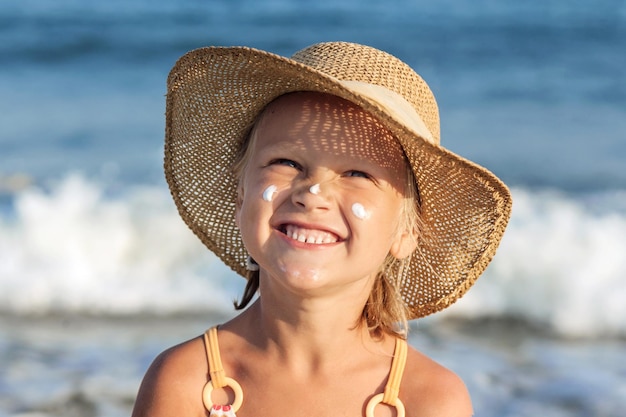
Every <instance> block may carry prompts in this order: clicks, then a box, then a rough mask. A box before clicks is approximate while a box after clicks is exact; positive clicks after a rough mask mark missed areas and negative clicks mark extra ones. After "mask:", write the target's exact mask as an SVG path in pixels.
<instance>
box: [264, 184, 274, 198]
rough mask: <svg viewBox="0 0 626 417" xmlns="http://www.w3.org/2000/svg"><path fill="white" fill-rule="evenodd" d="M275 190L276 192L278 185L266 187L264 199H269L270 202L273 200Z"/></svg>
mask: <svg viewBox="0 0 626 417" xmlns="http://www.w3.org/2000/svg"><path fill="white" fill-rule="evenodd" d="M275 192H276V186H275V185H270V186H269V187H267V188H266V189H265V191H263V200H265V201H268V202H270V201H272V199H273V198H274V193H275Z"/></svg>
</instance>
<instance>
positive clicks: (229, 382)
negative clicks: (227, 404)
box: [202, 377, 243, 413]
mask: <svg viewBox="0 0 626 417" xmlns="http://www.w3.org/2000/svg"><path fill="white" fill-rule="evenodd" d="M224 381H225V382H226V385H224V386H225V387H228V388H230V389H232V390H233V393H235V399H234V400H233V403H232V407H233V411H234V412H235V413H236V412H237V411H238V410H239V407H241V404H243V391H242V389H241V385H239V383H238V382H237V381H235V380H234V379H232V378H229V377H226V378H224ZM212 393H213V382H212V381H209V382H207V383H206V384H205V385H204V388H203V389H202V402H203V403H204V406H205V407H206V409H207V410H211V408H212V407H213V400H212V399H211V394H212Z"/></svg>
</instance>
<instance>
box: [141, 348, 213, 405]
mask: <svg viewBox="0 0 626 417" xmlns="http://www.w3.org/2000/svg"><path fill="white" fill-rule="evenodd" d="M207 369H208V368H207V364H206V354H205V350H204V343H203V341H202V338H200V337H197V338H195V339H192V340H189V341H187V342H184V343H181V344H180V345H177V346H174V347H172V348H170V349H168V350H166V351H164V352H163V353H161V354H160V355H159V356H157V357H156V359H155V360H154V361H153V362H152V365H150V368H149V369H148V371H147V372H146V375H145V376H144V378H143V381H142V383H141V387H140V388H139V393H138V395H137V399H136V401H135V407H134V409H133V414H132V415H133V417H148V416H149V417H159V416H172V415H179V416H205V413H204V407H203V405H202V388H203V387H204V384H205V382H206V376H207Z"/></svg>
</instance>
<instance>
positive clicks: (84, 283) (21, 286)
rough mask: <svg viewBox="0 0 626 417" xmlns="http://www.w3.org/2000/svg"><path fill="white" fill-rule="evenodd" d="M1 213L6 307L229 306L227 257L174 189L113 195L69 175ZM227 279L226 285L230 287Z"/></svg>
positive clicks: (126, 309)
mask: <svg viewBox="0 0 626 417" xmlns="http://www.w3.org/2000/svg"><path fill="white" fill-rule="evenodd" d="M6 217H7V218H0V287H1V288H2V292H0V306H1V307H0V309H2V310H4V311H8V312H13V313H31V314H32V313H34V314H42V313H46V312H49V311H84V312H89V313H113V314H117V313H123V314H127V313H141V312H159V313H172V312H184V311H194V310H216V309H218V310H221V309H225V308H229V304H230V301H231V300H232V299H233V297H234V296H235V292H236V291H234V290H233V291H231V292H230V294H229V293H228V290H224V289H223V286H222V285H220V283H221V282H223V281H224V280H225V279H226V277H225V275H228V274H227V273H226V272H225V271H224V269H225V268H223V267H222V264H221V263H220V262H218V261H216V260H215V258H214V257H213V256H212V254H210V252H209V251H208V250H206V249H205V248H204V246H202V244H201V243H199V241H198V239H196V238H195V236H193V234H192V233H191V232H190V231H189V229H187V227H186V226H185V225H184V224H183V223H182V221H181V220H180V218H179V217H178V215H177V214H176V210H175V208H174V206H173V203H172V202H171V199H170V197H169V195H168V193H167V191H165V190H163V189H161V188H156V187H154V188H148V187H144V188H137V189H135V190H133V192H132V193H130V195H128V196H127V197H126V198H113V199H108V198H105V196H104V195H103V191H102V188H101V187H100V186H98V185H97V184H95V183H91V182H87V181H86V180H85V179H83V178H82V177H80V176H75V175H74V176H69V177H68V178H66V179H65V180H64V181H63V182H61V183H59V184H58V185H57V186H56V187H53V188H52V189H51V191H49V192H43V191H42V190H40V189H34V188H31V189H28V190H26V191H23V192H21V193H20V194H19V195H17V196H16V198H15V212H14V213H13V214H12V215H7V216H6ZM228 285H230V284H227V286H226V287H227V288H228Z"/></svg>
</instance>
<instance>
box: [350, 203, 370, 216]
mask: <svg viewBox="0 0 626 417" xmlns="http://www.w3.org/2000/svg"><path fill="white" fill-rule="evenodd" d="M352 214H354V216H355V217H356V218H357V219H361V220H365V219H368V218H369V217H370V213H369V211H367V210H365V207H363V204H361V203H354V204H353V205H352Z"/></svg>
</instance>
